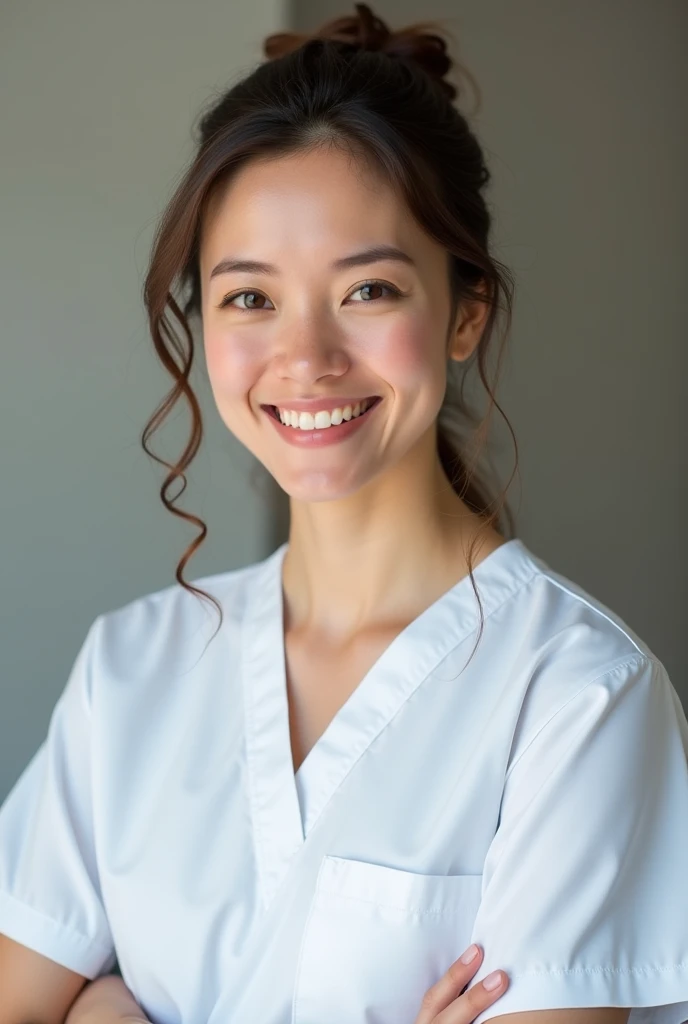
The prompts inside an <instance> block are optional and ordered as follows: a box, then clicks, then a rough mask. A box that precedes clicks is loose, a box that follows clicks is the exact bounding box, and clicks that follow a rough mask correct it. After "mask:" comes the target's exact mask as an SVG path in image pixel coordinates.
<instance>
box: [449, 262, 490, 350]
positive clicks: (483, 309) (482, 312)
mask: <svg viewBox="0 0 688 1024" xmlns="http://www.w3.org/2000/svg"><path fill="white" fill-rule="evenodd" d="M475 289H476V291H478V292H480V293H481V295H482V296H483V297H482V298H476V299H469V298H466V299H463V300H462V302H461V303H460V305H459V309H458V312H457V314H456V319H455V322H454V326H453V327H452V331H451V335H450V337H449V344H448V352H447V358H448V359H454V360H455V361H456V362H458V363H462V362H463V361H464V360H465V359H468V357H469V356H470V355H471V353H472V352H473V351H474V349H475V348H476V347H477V345H478V342H479V341H480V339H481V338H482V336H483V331H484V330H485V323H486V321H487V318H488V316H489V313H490V304H489V302H488V301H487V287H486V285H485V282H484V280H482V281H480V282H479V283H478V284H477V285H475Z"/></svg>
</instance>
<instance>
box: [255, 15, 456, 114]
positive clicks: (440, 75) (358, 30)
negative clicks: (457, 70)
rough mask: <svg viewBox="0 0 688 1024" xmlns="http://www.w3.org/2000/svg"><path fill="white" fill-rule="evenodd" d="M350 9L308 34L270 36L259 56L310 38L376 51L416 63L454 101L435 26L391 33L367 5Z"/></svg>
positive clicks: (288, 49) (282, 51)
mask: <svg viewBox="0 0 688 1024" xmlns="http://www.w3.org/2000/svg"><path fill="white" fill-rule="evenodd" d="M354 7H355V8H356V12H357V13H356V14H355V15H351V14H349V15H344V16H343V17H340V18H334V19H333V20H332V21H328V22H326V23H325V24H324V25H322V26H321V27H320V28H319V29H317V30H316V31H315V32H312V33H310V34H308V33H299V32H276V33H273V35H270V36H268V37H267V38H266V39H265V41H264V43H263V53H264V54H265V56H266V57H267V58H268V59H269V60H275V59H276V58H278V57H283V56H284V55H285V54H287V53H292V52H293V51H294V50H297V49H298V48H299V47H300V46H303V45H304V44H305V43H307V42H310V40H312V39H331V40H334V41H337V42H342V43H348V44H349V45H352V46H356V47H358V48H359V49H361V50H379V51H381V52H382V53H386V54H388V55H389V56H390V57H400V58H402V59H404V60H409V61H412V62H413V63H415V64H418V65H419V66H420V67H421V68H423V70H424V71H426V72H427V74H429V75H430V77H431V78H434V79H435V80H436V81H437V82H438V83H439V85H440V86H441V87H442V89H443V90H444V92H445V93H446V94H447V95H448V96H449V97H450V98H451V99H455V97H456V94H457V90H456V87H455V86H454V85H453V84H452V83H451V82H448V81H445V78H444V76H445V75H446V74H447V72H448V71H450V70H451V68H452V66H453V63H454V62H453V61H452V59H451V57H450V56H449V54H448V53H447V44H446V41H445V40H444V39H443V38H442V36H441V35H438V34H437V31H436V30H437V29H438V28H439V26H437V25H436V24H434V23H432V22H421V23H417V24H414V25H408V26H407V27H406V28H402V29H398V30H397V31H396V32H392V31H391V30H390V29H389V28H388V26H387V25H386V24H385V23H384V21H382V19H381V18H378V16H377V15H376V14H373V12H372V11H371V9H370V7H369V6H368V4H354ZM428 29H431V30H435V31H428ZM440 31H446V30H443V29H440Z"/></svg>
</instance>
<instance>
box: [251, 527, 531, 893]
mask: <svg viewBox="0 0 688 1024" xmlns="http://www.w3.org/2000/svg"><path fill="white" fill-rule="evenodd" d="M287 548H288V542H285V543H284V544H282V545H281V546H280V547H278V548H277V549H276V550H275V551H274V552H273V553H272V554H271V555H269V556H268V557H267V558H266V559H265V560H264V561H262V562H259V563H257V565H256V566H255V567H254V568H255V575H254V574H253V573H252V574H251V575H250V577H249V579H248V580H247V586H248V592H247V594H246V601H245V606H244V616H243V622H242V629H241V634H242V673H241V674H242V682H243V692H244V707H245V722H246V756H247V771H248V783H249V796H250V801H251V807H252V816H253V825H254V832H255V837H256V853H257V857H258V859H259V861H260V865H259V867H260V873H261V881H262V885H261V889H262V892H263V899H264V901H265V902H266V903H268V902H269V901H270V900H271V898H272V895H273V894H274V892H275V891H276V889H277V887H278V886H279V884H280V882H281V880H282V878H283V876H284V874H285V872H286V870H287V869H288V867H289V864H290V862H291V860H292V859H293V857H294V855H295V854H296V853H297V852H298V850H299V849H300V848H301V847H302V846H303V844H304V842H305V841H306V839H307V837H308V835H309V833H310V832H311V830H312V828H313V826H314V825H315V823H316V822H317V820H318V818H319V816H320V815H321V813H322V811H323V809H324V808H325V806H326V804H327V803H328V801H329V800H330V798H331V797H332V796H333V795H334V793H335V792H336V791H337V789H338V788H339V786H340V785H341V784H342V782H343V780H344V779H345V778H346V776H347V775H348V773H349V772H350V771H351V769H352V768H353V766H354V765H355V764H356V762H357V761H358V760H359V758H360V757H362V756H363V755H364V754H365V752H366V751H367V750H368V748H369V747H370V745H371V744H372V743H373V741H374V740H375V739H376V737H377V736H378V735H379V734H380V733H381V732H382V731H383V729H384V728H385V727H386V726H387V725H388V724H389V723H390V722H391V720H392V719H393V718H394V716H395V715H396V713H397V712H398V711H399V709H400V708H401V707H402V705H403V704H404V702H405V701H406V700H408V698H409V697H410V696H411V694H412V693H413V692H414V691H415V690H416V689H417V687H418V686H419V685H420V684H421V683H422V682H423V681H424V680H425V679H427V677H428V675H429V674H430V673H431V672H432V671H433V669H434V668H435V667H436V666H437V665H438V664H439V662H440V661H441V660H442V659H443V658H444V657H445V656H446V655H447V654H448V653H449V652H450V651H451V650H452V649H453V648H455V647H456V646H457V645H458V644H459V643H461V642H462V640H464V639H465V637H466V636H467V635H468V634H469V633H470V632H471V631H472V630H473V629H474V628H475V627H476V625H477V624H478V623H479V611H478V607H477V601H476V598H475V593H474V591H473V587H472V584H471V580H470V577H469V576H464V577H463V578H462V579H460V580H459V581H458V582H457V583H455V584H454V585H453V586H452V587H451V588H450V589H449V590H447V591H445V592H444V593H443V594H441V595H440V597H439V598H437V600H435V601H434V602H433V603H432V604H431V605H429V606H428V607H427V608H425V609H424V610H423V611H422V612H421V613H420V614H419V615H418V616H417V617H416V618H415V619H414V620H413V621H412V622H410V623H409V624H408V625H407V626H406V627H405V628H404V629H403V630H402V631H401V632H400V633H399V634H398V635H397V636H396V637H395V638H394V639H393V640H392V642H391V643H390V644H389V646H388V647H387V648H386V649H385V650H384V651H383V652H382V654H381V655H380V656H379V658H378V659H377V661H376V662H375V663H374V664H373V665H372V666H371V668H370V669H369V671H368V672H367V673H366V675H365V676H364V677H363V679H362V680H361V681H360V683H359V684H358V686H357V687H356V689H355V690H354V691H353V692H352V693H351V694H350V696H349V697H348V698H347V700H346V701H345V702H344V704H343V705H342V707H341V708H339V710H338V711H337V712H336V714H335V715H334V717H333V718H332V720H331V721H330V722H329V724H328V725H327V727H326V729H325V731H324V732H323V734H322V735H321V736H320V737H319V738H318V740H317V741H316V743H315V744H314V746H313V747H312V748H311V749H310V750H309V751H308V754H307V755H306V757H305V758H304V760H303V762H302V763H301V765H300V766H299V768H298V770H297V772H296V773H294V768H293V756H292V750H291V736H290V729H289V704H288V694H287V684H286V659H285V638H284V594H283V588H282V565H283V561H284V557H285V555H286V552H287ZM536 571H537V565H536V561H535V560H534V559H533V557H532V556H531V555H530V552H529V551H528V549H527V548H526V547H525V545H524V544H523V542H522V541H521V540H520V539H519V538H513V539H511V540H509V541H507V542H506V543H504V544H502V545H500V547H498V548H496V549H495V550H494V551H492V552H490V554H488V555H487V556H486V558H484V559H483V560H482V561H481V562H480V563H479V564H478V565H477V566H476V567H475V568H474V570H473V577H474V579H475V582H476V585H477V586H478V587H479V593H480V598H481V601H482V605H483V612H484V615H485V616H487V615H489V614H490V612H491V611H493V610H494V609H495V608H496V607H497V606H498V605H499V604H501V603H502V601H503V600H505V598H506V597H508V596H509V594H510V593H512V592H513V591H514V590H516V589H518V587H520V586H521V585H522V583H524V582H525V581H526V580H527V579H528V578H530V576H532V575H533V573H534V572H536Z"/></svg>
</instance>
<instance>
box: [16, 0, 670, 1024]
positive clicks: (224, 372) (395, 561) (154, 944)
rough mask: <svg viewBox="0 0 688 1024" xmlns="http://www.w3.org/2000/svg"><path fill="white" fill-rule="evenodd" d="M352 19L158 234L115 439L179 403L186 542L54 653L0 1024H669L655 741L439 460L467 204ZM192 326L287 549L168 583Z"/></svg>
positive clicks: (198, 163) (232, 127)
mask: <svg viewBox="0 0 688 1024" xmlns="http://www.w3.org/2000/svg"><path fill="white" fill-rule="evenodd" d="M356 11H357V14H356V16H355V17H346V18H342V19H337V21H335V22H331V23H329V24H328V25H326V26H324V27H323V28H322V29H321V30H320V32H318V33H315V36H314V37H313V38H304V37H300V36H296V35H288V34H286V35H285V34H280V35H277V36H272V37H270V38H269V39H268V40H267V42H266V55H267V56H268V57H269V58H271V60H270V61H268V62H266V63H265V64H262V65H261V66H259V67H258V68H257V69H256V70H255V71H254V72H253V73H252V74H251V75H249V76H248V77H247V78H246V79H245V80H243V81H241V82H239V83H238V84H236V85H235V86H234V87H233V88H231V89H230V90H229V91H228V92H227V93H226V94H225V95H224V96H223V97H221V99H220V100H219V101H218V102H217V103H216V104H215V105H214V106H213V108H212V109H210V110H209V111H208V112H207V113H206V114H205V116H204V117H203V120H202V123H201V139H200V146H199V151H198V154H197V156H196V158H195V160H194V162H193V164H192V166H191V168H190V169H189V171H188V173H187V174H186V176H185V178H184V180H183V181H182V182H181V184H180V186H179V187H178V189H177V191H176V193H175V195H174V196H173V198H172V200H171V202H170V204H169V206H168V208H167V210H166V212H165V214H164V216H163V218H162V222H161V224H160V227H159V230H158V233H157V236H156V240H155V244H154V248H153V253H152V258H151V264H150V268H149V271H148V275H147V279H146V286H145V299H146V304H147V309H148V313H149V318H150V327H151V334H152V337H153V341H154V344H155V347H156V350H157V352H158V354H159V356H160V358H161V360H162V362H163V365H164V366H165V368H166V369H167V370H168V371H169V372H170V374H171V375H172V377H173V378H174V386H173V389H172V391H171V392H170V394H169V395H168V397H167V399H166V401H165V403H164V404H163V405H162V407H161V408H160V409H159V410H158V411H157V412H156V414H155V415H154V416H153V418H152V419H151V421H150V422H149V424H148V426H147V428H146V431H145V432H144V436H143V443H144V447H146V449H147V450H149V449H148V448H147V443H148V439H149V437H150V434H151V433H152V432H153V431H154V430H155V429H156V428H157V426H158V425H159V424H160V423H161V422H162V420H163V418H164V417H165V416H166V415H167V413H168V412H169V411H170V410H171V408H172V406H173V405H174V404H175V402H176V400H177V399H178V398H180V397H183V398H185V399H186V401H187V402H188V403H189V405H190V408H191V410H192V415H193V427H192V435H191V440H190V442H189V445H188V447H187V449H186V451H185V452H184V455H183V457H182V459H181V460H180V462H179V463H178V464H177V465H176V466H170V467H169V469H170V473H169V475H168V477H167V479H166V481H165V484H164V487H163V492H162V494H163V501H164V502H165V504H166V505H167V507H168V508H169V509H170V510H171V511H173V512H174V513H175V514H177V515H181V516H183V517H185V518H187V519H190V520H191V521H193V522H195V523H197V524H198V525H199V526H200V527H201V536H200V538H199V540H197V541H195V542H194V544H192V545H191V548H190V550H189V551H187V553H186V554H185V556H184V557H183V558H182V560H181V562H180V565H179V566H178V569H177V580H178V582H179V584H181V586H174V587H169V588H167V589H165V590H161V591H158V592H156V593H154V594H148V595H145V596H143V597H141V598H138V599H136V600H134V601H132V602H130V603H129V604H128V605H126V606H125V607H123V608H120V609H117V610H115V611H113V612H109V613H106V614H103V615H100V616H98V618H97V619H96V620H95V621H94V623H93V624H92V626H91V628H90V629H89V632H88V635H87V637H86V639H85V641H84V644H83V646H82V649H81V651H80V652H79V654H78V656H77V659H76V661H75V664H74V667H73V670H72V673H71V675H70V678H69V680H68V683H67V685H66V687H65V691H64V693H63V695H62V697H61V698H60V701H59V702H58V704H57V706H56V708H55V711H54V713H53V717H52V719H51V723H50V728H49V732H48V736H47V740H46V742H45V743H44V744H43V745H42V746H41V748H40V750H39V751H38V752H37V754H36V756H35V757H34V759H33V760H32V762H31V763H30V764H29V765H28V766H27V768H26V770H25V772H24V773H23V774H22V776H21V778H20V779H19V780H18V782H17V784H16V785H15V788H14V789H13V790H12V792H11V793H10V795H9V797H8V799H7V800H6V802H5V804H4V805H3V807H2V810H1V811H0V932H2V933H3V936H2V942H1V944H0V982H2V984H3V985H4V992H5V996H4V1001H5V1005H4V1007H3V1008H2V1009H1V1010H0V1024H20V1021H22V1020H26V1019H28V1018H29V1017H33V1018H34V1019H35V1020H40V1021H41V1022H52V1021H55V1022H58V1021H59V1022H62V1020H63V1019H64V1017H65V1015H66V1014H67V1011H68V1009H69V1008H70V1006H71V1010H70V1012H69V1015H68V1018H67V1019H68V1024H87V1022H88V1024H95V1022H100V1024H105V1022H108V1021H114V1020H119V1019H121V1018H126V1019H129V1020H131V1019H150V1020H152V1021H155V1022H160V1024H178V1022H183V1024H226V1022H227V1021H232V1022H235V1021H236V1022H241V1024H243V1022H247V1024H355V1022H363V1021H364V1020H365V1021H375V1022H377V1024H404V1022H408V1024H412V1022H414V1021H415V1022H416V1024H463V1022H467V1021H478V1022H479V1024H483V1022H484V1021H486V1020H488V1019H490V1018H492V1017H495V1016H499V1017H500V1019H501V1020H503V1021H512V1022H514V1024H516V1022H518V1024H535V1022H541V1024H553V1022H555V1021H566V1022H567V1024H570V1022H579V1024H613V1022H615V1024H620V1022H623V1021H630V1022H631V1024H640V1022H641V1021H643V1022H648V1021H651V1022H653V1024H679V1022H681V1021H683V1020H685V1019H686V1018H688V971H687V970H686V961H687V959H688V912H687V911H688V879H687V878H686V873H685V864H684V861H685V854H684V851H685V849H687V848H688V765H687V762H686V751H687V750H688V722H687V721H686V718H685V715H684V713H683V710H682V708H681V705H680V703H679V700H678V697H677V695H676V692H675V690H674V688H673V686H672V684H671V682H670V681H669V679H668V677H667V674H666V671H665V669H664V667H663V665H662V663H661V662H660V661H659V660H658V658H657V657H656V656H655V655H654V654H653V653H652V652H651V651H650V649H649V648H648V646H647V645H646V644H645V643H644V642H643V641H642V640H641V639H640V638H639V637H638V636H637V635H635V634H634V633H633V632H632V630H631V629H630V628H629V627H628V626H627V625H626V624H625V623H624V622H623V621H622V620H621V619H620V618H619V617H618V616H616V615H615V614H614V613H613V612H612V611H610V610H609V609H607V608H605V607H604V606H603V605H602V604H601V603H600V602H599V601H597V600H596V599H595V598H593V597H591V596H590V595H589V594H586V593H585V591H583V590H582V588H580V587H579V586H577V585H576V584H575V583H573V582H571V581H569V580H567V579H565V578H564V577H563V576H561V575H559V574H557V573H556V572H554V571H553V570H552V569H550V568H549V567H548V566H547V565H546V564H545V563H544V562H543V561H542V560H541V559H539V558H538V557H537V556H535V555H534V554H533V553H532V552H531V551H530V550H529V549H528V548H527V547H526V546H525V545H524V544H523V542H522V541H520V540H519V539H518V538H516V537H513V536H511V537H510V538H509V537H508V536H507V535H506V534H505V532H504V531H503V524H502V521H501V518H500V515H501V513H502V512H503V510H504V508H505V502H504V500H503V498H504V496H503V495H502V496H501V497H500V499H498V500H493V499H492V498H490V496H489V494H488V490H487V488H486V487H485V486H484V484H483V483H481V482H480V481H479V480H478V479H477V477H476V474H475V473H474V472H473V471H472V468H471V464H470V463H471V461H473V462H475V461H476V459H477V458H478V456H479V454H480V449H479V448H478V450H477V451H476V452H475V453H473V458H472V460H469V458H468V456H467V454H466V452H465V451H463V452H462V453H460V452H461V449H462V448H465V447H466V446H465V445H462V444H461V442H460V440H459V439H458V436H457V434H456V431H454V436H453V437H452V430H451V421H449V420H448V416H447V413H448V411H449V404H448V402H447V386H448V383H449V384H451V383H452V382H451V380H450V378H451V377H452V376H453V375H454V374H456V373H458V374H459V376H461V375H462V372H465V370H466V368H467V366H468V365H469V364H470V365H473V364H475V365H477V367H478V371H479V377H480V380H481V381H482V383H483V384H484V385H485V387H486V389H487V391H488V396H489V399H490V403H491V404H496V402H495V399H494V392H493V389H492V386H491V384H490V382H489V379H488V372H487V369H488V355H489V349H490V345H491V342H492V339H493V335H494V327H495V324H496V320H497V317H498V313H499V312H500V311H504V312H505V313H506V314H507V323H508V320H509V318H510V313H511V284H512V282H511V277H510V275H509V273H508V271H507V270H506V269H505V268H504V267H502V266H501V265H500V264H499V263H498V262H497V261H496V260H495V259H494V257H493V256H492V255H491V254H490V251H489V244H488V239H489V228H490V217H489V214H488V211H487V207H486V204H485V200H484V196H483V190H484V187H485V185H486V184H487V183H488V181H489V173H488V171H487V169H486V167H485V164H484V161H483V156H482V152H481V150H480V147H479V145H478V143H477V141H476V139H475V137H474V135H473V134H472V133H471V131H470V129H469V127H468V125H467V123H466V121H465V119H464V118H463V117H462V115H461V114H460V113H459V112H458V111H457V109H456V108H455V107H454V105H453V104H452V102H451V101H452V99H453V98H454V96H455V90H454V87H453V86H452V85H451V84H450V83H449V82H447V81H446V80H445V77H444V76H445V75H446V73H447V71H448V70H449V69H450V66H451V61H450V59H449V57H448V56H447V54H446V52H445V44H444V41H443V40H442V39H441V37H440V36H438V35H436V34H433V33H429V32H427V31H424V30H423V28H422V27H418V26H416V27H413V28H410V29H407V30H404V31H400V32H397V33H390V32H389V30H388V29H387V27H386V26H385V25H384V24H383V23H382V22H381V21H380V20H379V19H378V18H376V17H375V16H374V15H373V13H372V12H371V10H370V8H369V7H367V6H366V5H364V4H357V5H356ZM194 318H196V320H197V321H198V323H197V326H198V327H199V328H201V329H202V337H203V345H204V353H205V358H206V363H207V367H208V373H209V378H210V382H211V386H212V391H213V395H214V399H215V402H216V405H217V409H218V411H219V413H220V416H221V417H222V419H223V421H224V422H225V424H226V425H227V427H228V428H229V430H230V431H231V432H232V433H233V434H234V435H235V436H236V437H238V438H239V440H240V441H242V442H243V444H245V445H246V447H247V448H248V449H249V450H250V451H251V452H252V453H253V454H254V455H255V456H256V457H257V459H258V460H259V461H260V462H261V463H262V464H263V465H264V466H265V467H266V468H267V470H268V471H269V472H270V474H271V475H272V476H273V477H274V479H275V480H276V481H277V483H278V484H279V485H280V487H281V488H282V489H283V490H284V491H285V492H286V493H287V494H288V495H289V499H290V525H289V540H288V543H285V544H283V545H281V546H280V547H279V548H278V549H277V550H276V551H275V552H273V553H272V554H271V555H270V556H269V557H268V558H266V559H265V560H263V561H262V562H259V563H256V564H254V565H250V566H247V567H244V568H242V569H238V570H231V571H226V572H223V573H218V574H216V575H213V576H208V577H205V578H203V579H201V580H197V581H196V583H198V584H200V586H193V585H191V584H189V583H187V582H186V581H184V579H183V577H182V574H181V571H182V569H183V567H184V565H185V563H186V561H187V560H188V558H189V557H190V554H192V553H193V550H195V548H196V547H197V546H198V543H199V542H200V540H202V539H203V536H204V534H205V526H204V524H203V523H202V522H201V521H200V520H198V519H196V518H195V517H193V516H191V515H190V514H189V513H187V512H182V511H181V510H180V509H178V508H176V506H175V501H176V498H173V499H171V498H170V497H169V489H170V487H171V486H172V485H173V484H174V483H175V481H176V480H177V479H178V478H180V477H181V479H182V482H183V483H185V481H186V478H185V475H184V471H185V470H186V468H187V467H188V465H189V464H190V462H191V460H192V459H193V456H194V455H195V453H196V451H197V449H198V446H199V443H200V440H201V433H202V432H201V419H200V410H199V407H198V404H197V402H196V399H195V396H194V394H193V391H192V390H191V387H190V384H189V380H188V374H189V370H190V368H191V365H192V356H193V351H194V350H193V345H194V337H193V331H192V326H193V323H192V321H193V320H194ZM451 390H452V388H450V389H449V391H450V392H451ZM459 411H460V412H461V414H462V417H464V418H465V407H464V405H463V401H462V398H461V395H460V394H459ZM459 422H462V420H460V421H459ZM479 433H480V432H479ZM182 489H183V488H182ZM507 519H508V516H507ZM199 598H200V599H199ZM203 598H206V599H207V598H210V600H211V601H212V602H213V604H215V606H216V607H217V609H218V610H219V611H220V621H219V624H218V628H217V629H216V631H215V633H213V634H212V636H211V635H209V631H208V628H207V627H208V624H209V619H208V618H207V617H206V614H205V612H206V610H207V608H206V605H204V604H203ZM470 947H476V948H477V953H476V955H475V956H474V958H473V959H470V956H464V954H465V953H466V952H467V951H468V950H469V949H470ZM476 948H474V949H473V952H476ZM116 960H118V962H119V967H120V968H121V972H122V978H121V979H120V978H115V977H100V976H101V975H106V974H107V972H108V971H110V970H111V969H112V968H113V967H114V965H115V962H116ZM464 960H466V961H467V962H464ZM96 978H99V980H98V981H97V982H95V981H94V983H93V984H91V985H86V986H85V987H84V984H85V982H86V981H90V980H93V979H96ZM489 978H494V979H495V980H496V981H497V987H496V988H487V987H486V986H485V982H487V981H488V979H489ZM82 988H83V992H82V991H81V989H82ZM7 993H9V995H8V994H7ZM77 996H78V998H77Z"/></svg>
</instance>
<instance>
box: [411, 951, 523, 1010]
mask: <svg viewBox="0 0 688 1024" xmlns="http://www.w3.org/2000/svg"><path fill="white" fill-rule="evenodd" d="M471 951H473V952H474V953H475V956H474V957H473V959H472V960H471V961H470V963H467V964H466V963H462V960H461V957H459V959H458V960H455V961H454V963H453V964H452V965H451V967H450V968H449V970H448V971H447V973H446V974H444V975H443V976H442V977H441V978H440V980H439V981H437V982H435V984H434V985H433V986H432V987H431V988H429V989H428V991H427V992H426V993H425V995H424V996H423V1002H422V1003H421V1008H420V1013H419V1014H418V1016H417V1017H416V1019H415V1021H414V1024H471V1021H474V1020H475V1018H476V1017H477V1016H478V1014H479V1013H481V1012H482V1011H483V1010H484V1009H485V1008H486V1007H487V1006H490V1005H491V1004H492V1003H494V1002H495V1001H496V1000H497V999H499V997H500V996H502V995H504V993H505V992H506V990H507V988H508V987H509V981H508V978H507V976H506V974H505V973H504V971H493V972H492V974H488V976H487V977H486V978H483V980H482V982H481V983H480V984H479V985H475V986H474V987H473V988H472V989H471V990H470V992H466V993H465V994H464V995H461V994H460V993H461V992H463V990H464V988H465V987H466V985H467V984H468V983H469V981H470V980H471V978H472V977H473V975H474V974H475V973H476V971H477V970H478V967H479V966H480V964H481V963H482V959H483V951H482V950H481V949H480V947H479V946H469V948H468V949H467V950H466V952H465V953H462V954H461V956H462V957H465V956H467V955H468V956H470V952H471ZM494 975H497V978H498V982H499V984H498V985H497V987H496V988H493V989H487V988H485V983H486V982H489V981H490V979H491V978H493V976H494Z"/></svg>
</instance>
